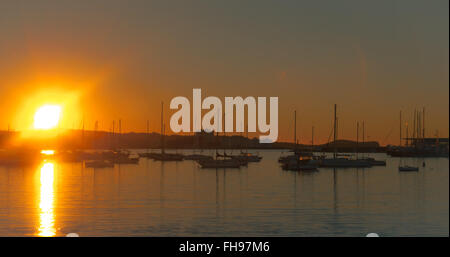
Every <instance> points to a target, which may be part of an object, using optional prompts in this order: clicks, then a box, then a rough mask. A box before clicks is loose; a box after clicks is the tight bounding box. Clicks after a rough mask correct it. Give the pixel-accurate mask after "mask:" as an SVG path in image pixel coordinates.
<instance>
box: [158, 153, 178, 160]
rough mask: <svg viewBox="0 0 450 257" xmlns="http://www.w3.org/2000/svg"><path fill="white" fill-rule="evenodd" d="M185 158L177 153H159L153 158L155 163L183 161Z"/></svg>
mask: <svg viewBox="0 0 450 257" xmlns="http://www.w3.org/2000/svg"><path fill="white" fill-rule="evenodd" d="M183 159H184V156H183V155H182V154H177V153H157V154H155V155H154V156H153V160H155V161H182V160H183Z"/></svg>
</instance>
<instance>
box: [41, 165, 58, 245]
mask: <svg viewBox="0 0 450 257" xmlns="http://www.w3.org/2000/svg"><path fill="white" fill-rule="evenodd" d="M54 169H55V167H54V164H53V163H51V162H45V163H44V164H43V165H42V167H41V171H40V185H41V187H40V199H39V229H38V235H39V236H45V237H48V236H54V235H55V234H56V229H55V215H54V213H53V209H54V197H55V196H54V190H53V189H54V188H53V187H54V172H55V171H54Z"/></svg>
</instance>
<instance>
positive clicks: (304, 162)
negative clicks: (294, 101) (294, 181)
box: [278, 111, 318, 171]
mask: <svg viewBox="0 0 450 257" xmlns="http://www.w3.org/2000/svg"><path fill="white" fill-rule="evenodd" d="M294 142H295V147H294V150H293V155H288V156H282V157H280V159H279V160H278V162H281V163H282V165H281V168H282V169H283V170H293V171H317V167H318V163H317V162H315V161H314V160H313V155H312V152H302V151H300V150H299V149H298V147H297V111H294Z"/></svg>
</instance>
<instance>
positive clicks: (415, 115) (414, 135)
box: [413, 109, 417, 143]
mask: <svg viewBox="0 0 450 257" xmlns="http://www.w3.org/2000/svg"><path fill="white" fill-rule="evenodd" d="M416 117H417V111H416V109H414V119H413V122H414V124H413V142H414V143H415V141H416V140H415V139H416V132H417V130H416V124H417V121H416Z"/></svg>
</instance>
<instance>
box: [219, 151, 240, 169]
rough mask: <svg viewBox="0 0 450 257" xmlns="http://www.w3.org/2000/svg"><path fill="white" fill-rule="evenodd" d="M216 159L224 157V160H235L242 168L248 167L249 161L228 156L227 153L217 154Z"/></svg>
mask: <svg viewBox="0 0 450 257" xmlns="http://www.w3.org/2000/svg"><path fill="white" fill-rule="evenodd" d="M216 157H222V158H223V159H228V160H233V161H235V162H238V163H239V164H240V165H241V166H247V165H248V161H247V160H246V159H244V158H233V157H235V155H228V154H227V153H223V154H220V153H216Z"/></svg>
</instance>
